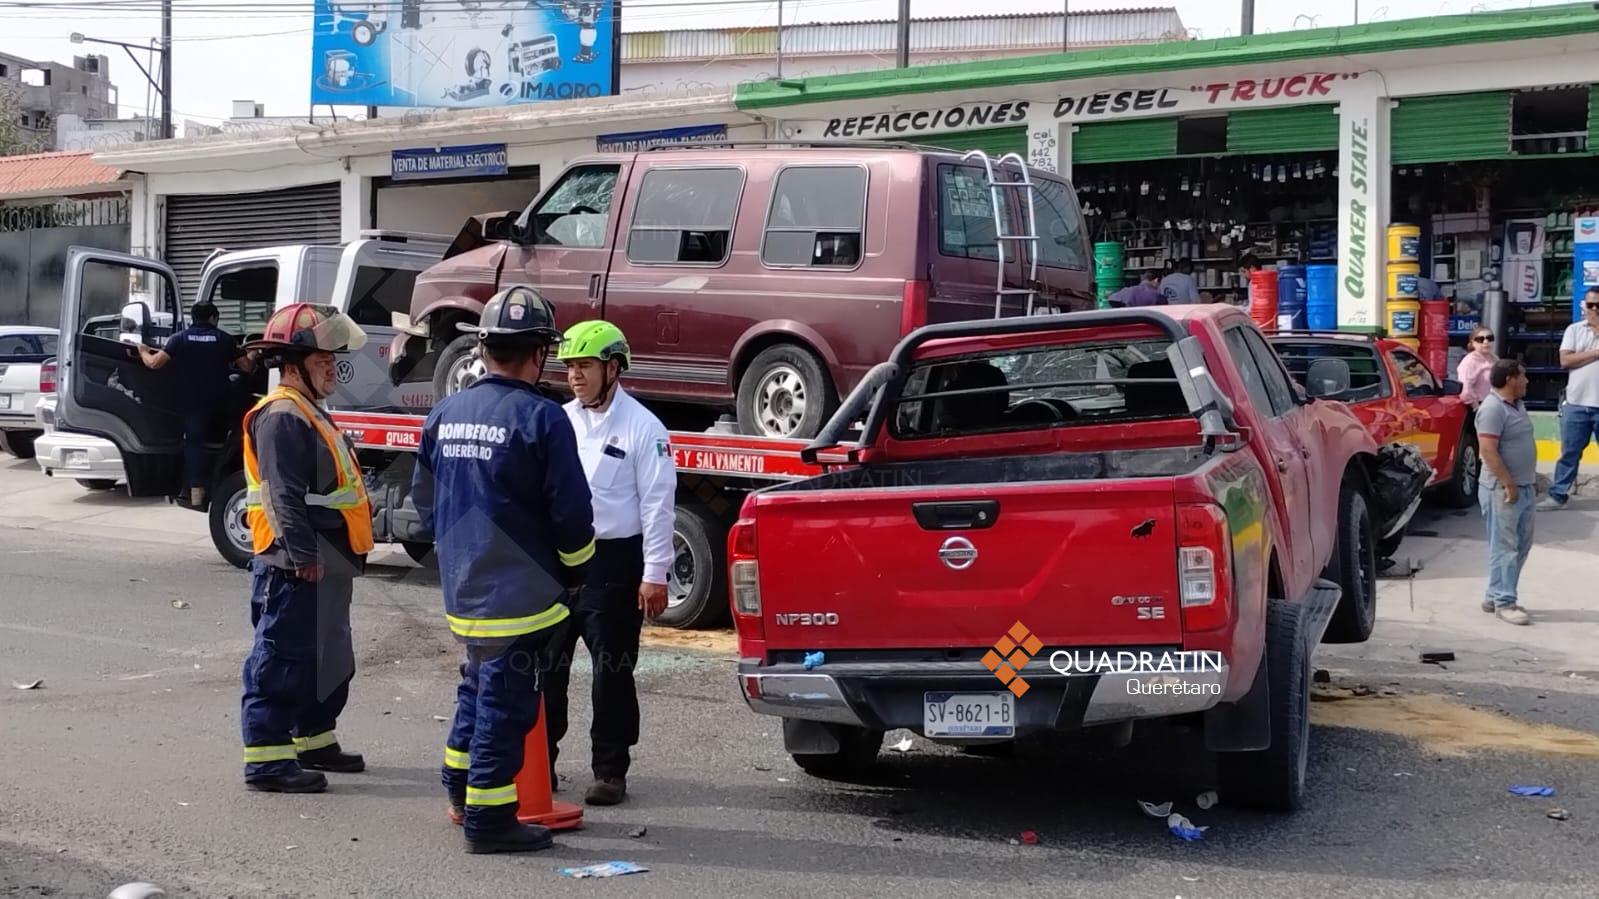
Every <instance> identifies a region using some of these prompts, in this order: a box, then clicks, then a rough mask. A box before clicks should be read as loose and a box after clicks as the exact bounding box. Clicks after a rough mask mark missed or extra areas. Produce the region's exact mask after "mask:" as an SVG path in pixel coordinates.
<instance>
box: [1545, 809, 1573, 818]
mask: <svg viewBox="0 0 1599 899" xmlns="http://www.w3.org/2000/svg"><path fill="white" fill-rule="evenodd" d="M1548 817H1550V818H1553V819H1555V820H1556V821H1566V820H1568V819H1570V818H1571V813H1570V812H1568V811H1566V810H1565V809H1563V808H1552V809H1550V810H1549V814H1548Z"/></svg>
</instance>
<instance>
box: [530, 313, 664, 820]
mask: <svg viewBox="0 0 1599 899" xmlns="http://www.w3.org/2000/svg"><path fill="white" fill-rule="evenodd" d="M556 358H558V359H560V360H561V361H562V362H564V363H565V364H566V382H567V385H568V386H570V387H571V388H572V392H573V394H575V396H576V399H573V400H572V401H571V402H569V403H567V404H566V414H567V417H568V418H569V419H570V420H571V422H572V430H573V431H575V432H576V433H577V452H578V457H579V458H580V459H581V460H582V462H583V473H584V474H585V475H586V476H587V477H588V481H589V492H590V494H592V496H593V501H594V536H595V544H594V558H593V560H592V561H591V562H590V564H589V574H588V576H587V577H586V578H585V579H584V583H583V586H582V587H581V588H580V590H579V591H578V595H577V596H576V597H575V599H574V601H573V602H571V603H570V606H571V609H572V621H573V626H572V627H569V628H567V630H566V634H567V636H566V639H565V643H564V645H563V646H561V647H558V648H557V651H556V654H555V656H556V659H555V668H554V670H553V671H552V672H551V673H550V682H549V686H548V689H547V692H546V694H545V695H546V697H547V699H546V702H547V708H546V711H547V713H548V715H549V738H550V769H551V770H550V783H551V784H552V785H554V784H556V783H557V782H558V781H557V780H556V777H555V770H554V768H555V759H556V755H557V748H558V744H559V743H560V741H561V738H562V737H563V736H565V735H566V726H567V695H566V694H567V686H568V684H569V683H570V680H571V671H572V655H573V653H574V652H575V651H576V649H577V638H578V636H579V635H581V636H582V637H583V643H584V645H585V646H587V647H588V651H589V657H590V659H591V660H592V662H593V665H592V670H593V676H594V722H593V724H592V725H591V726H590V728H589V737H590V743H591V744H592V746H593V767H594V784H593V786H591V787H589V790H588V793H587V795H585V796H584V801H585V802H587V803H588V804H589V805H616V804H617V803H619V802H621V801H622V799H623V798H624V797H625V796H626V795H627V771H628V767H629V766H630V765H631V763H632V759H631V757H630V756H629V752H628V751H629V749H631V748H632V747H633V746H634V745H636V744H637V743H638V738H639V708H638V689H637V687H636V686H635V684H634V682H633V666H634V665H635V664H636V663H637V661H638V651H639V631H640V629H641V628H642V627H643V625H644V618H645V617H646V616H649V617H654V616H656V615H659V614H660V613H661V612H662V611H663V610H664V609H665V608H666V572H667V569H668V568H669V567H671V564H672V558H673V551H672V523H673V519H674V517H675V515H676V512H677V499H676V494H677V466H676V464H675V463H674V462H673V461H672V448H671V445H670V444H669V442H668V439H667V435H666V428H665V427H664V426H663V425H662V424H661V421H660V419H658V418H656V417H655V416H654V415H653V414H652V413H651V412H650V411H649V410H648V409H645V408H644V406H643V405H641V404H640V403H639V401H638V400H635V399H634V398H633V397H632V396H631V395H629V394H628V392H627V391H625V390H623V389H622V387H621V384H620V381H621V377H622V372H624V371H626V370H627V368H628V366H629V365H630V364H631V362H632V357H631V354H630V352H629V350H628V346H627V339H626V338H625V337H624V336H623V334H622V332H621V330H620V329H619V328H617V327H616V326H615V325H613V324H611V323H610V322H603V321H587V322H580V323H578V324H576V325H573V326H572V327H571V328H570V329H568V330H567V332H566V336H565V337H564V338H563V340H562V342H561V349H560V351H559V352H558V353H557V355H556Z"/></svg>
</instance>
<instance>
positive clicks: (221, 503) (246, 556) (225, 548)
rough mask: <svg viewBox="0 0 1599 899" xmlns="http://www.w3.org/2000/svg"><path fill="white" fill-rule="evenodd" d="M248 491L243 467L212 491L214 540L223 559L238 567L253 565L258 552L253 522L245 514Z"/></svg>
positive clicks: (211, 517) (211, 515)
mask: <svg viewBox="0 0 1599 899" xmlns="http://www.w3.org/2000/svg"><path fill="white" fill-rule="evenodd" d="M245 493H246V488H245V484H244V472H243V470H240V471H235V472H234V473H232V474H230V475H228V476H227V477H225V478H223V479H222V481H221V482H220V483H218V484H217V486H216V489H214V490H213V491H212V492H211V497H212V499H211V510H210V519H211V543H212V544H213V545H214V546H216V548H217V552H219V553H221V554H222V558H224V559H227V560H228V562H229V563H230V564H232V565H234V566H236V567H238V568H244V567H245V566H247V565H249V564H250V558H251V557H252V556H254V555H255V547H254V543H253V541H252V540H251V538H250V522H249V519H248V518H247V517H246V515H245V507H244V500H245Z"/></svg>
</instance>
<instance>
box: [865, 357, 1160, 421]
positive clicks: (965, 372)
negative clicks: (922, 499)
mask: <svg viewBox="0 0 1599 899" xmlns="http://www.w3.org/2000/svg"><path fill="white" fill-rule="evenodd" d="M1170 346H1171V342H1170V341H1169V340H1166V339H1164V338H1161V339H1143V340H1116V341H1106V342H1092V343H1072V344H1064V345H1061V344H1057V345H1050V346H1040V347H1028V348H1027V349H1024V350H1014V351H1005V352H1000V353H989V354H978V355H970V356H961V357H958V358H953V359H937V360H928V361H926V362H923V363H921V364H918V365H916V366H915V367H913V368H912V369H911V372H910V374H909V376H908V378H907V381H906V386H905V389H904V392H903V393H902V394H901V396H900V399H899V409H898V411H897V414H895V415H894V416H893V419H892V420H893V434H894V436H895V437H896V438H899V439H914V438H920V437H959V436H965V435H969V434H982V433H989V432H996V431H1014V430H1037V429H1043V428H1058V427H1069V426H1075V425H1100V424H1113V423H1117V422H1126V421H1142V420H1149V419H1159V418H1177V417H1185V416H1187V415H1188V414H1189V412H1188V403H1187V401H1186V400H1185V399H1184V398H1183V393H1182V388H1181V386H1179V385H1178V383H1177V380H1176V376H1175V374H1174V373H1173V371H1172V367H1171V363H1170V362H1169V361H1167V358H1166V350H1167V348H1168V347H1170Z"/></svg>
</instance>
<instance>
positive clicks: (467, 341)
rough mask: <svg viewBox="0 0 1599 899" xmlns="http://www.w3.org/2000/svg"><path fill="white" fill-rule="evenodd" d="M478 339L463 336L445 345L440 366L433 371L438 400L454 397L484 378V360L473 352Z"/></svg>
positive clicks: (434, 393) (440, 355)
mask: <svg viewBox="0 0 1599 899" xmlns="http://www.w3.org/2000/svg"><path fill="white" fill-rule="evenodd" d="M476 347H477V338H476V337H474V336H472V335H471V334H462V335H461V336H460V337H457V338H455V339H454V340H451V341H450V342H449V343H447V344H445V345H444V351H443V352H441V353H439V361H438V365H437V366H436V367H435V368H434V369H433V395H434V396H435V397H437V398H438V399H443V398H445V397H447V396H453V395H455V394H457V393H460V392H461V391H463V390H465V389H466V388H468V387H471V386H472V385H473V384H476V383H477V382H478V379H479V378H481V377H483V375H484V373H485V372H484V369H483V360H481V359H479V358H478V357H477V354H476V353H474V352H473V350H474V349H476Z"/></svg>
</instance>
